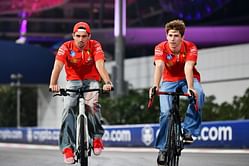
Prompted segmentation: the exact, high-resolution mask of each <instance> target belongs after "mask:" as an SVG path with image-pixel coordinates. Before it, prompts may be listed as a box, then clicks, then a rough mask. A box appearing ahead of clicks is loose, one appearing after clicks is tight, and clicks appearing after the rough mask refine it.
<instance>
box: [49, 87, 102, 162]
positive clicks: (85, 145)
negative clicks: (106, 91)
mask: <svg viewBox="0 0 249 166" xmlns="http://www.w3.org/2000/svg"><path fill="white" fill-rule="evenodd" d="M92 91H98V92H102V91H103V90H102V89H88V90H83V89H82V88H79V89H76V90H75V89H60V92H59V93H58V94H55V95H54V96H56V95H58V96H68V95H70V94H69V93H67V92H74V93H77V94H78V95H79V96H78V101H79V103H78V104H79V113H78V115H77V120H76V123H77V124H76V127H77V128H76V148H75V149H76V152H75V156H76V159H75V161H76V162H78V163H80V165H81V166H87V165H88V156H91V145H90V144H91V142H90V140H91V138H90V136H89V131H88V118H87V115H86V110H85V100H84V93H86V92H92Z"/></svg>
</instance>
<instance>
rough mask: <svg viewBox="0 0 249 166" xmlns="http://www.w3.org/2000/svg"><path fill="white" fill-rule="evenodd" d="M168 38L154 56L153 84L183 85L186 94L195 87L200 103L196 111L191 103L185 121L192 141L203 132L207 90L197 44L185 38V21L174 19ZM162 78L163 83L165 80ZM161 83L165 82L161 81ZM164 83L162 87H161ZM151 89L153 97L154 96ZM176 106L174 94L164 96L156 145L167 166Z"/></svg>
mask: <svg viewBox="0 0 249 166" xmlns="http://www.w3.org/2000/svg"><path fill="white" fill-rule="evenodd" d="M165 32H166V38H167V41H163V42H161V43H159V44H158V45H156V47H155V50H154V51H155V52H154V53H155V55H154V64H155V69H154V78H153V87H156V90H159V89H160V91H167V92H174V91H175V90H176V88H177V87H178V86H179V85H181V86H182V88H181V90H182V91H183V92H184V93H189V94H190V90H192V91H193V92H194V94H195V97H196V99H197V104H198V110H195V106H194V104H193V103H190V104H189V106H188V108H187V111H186V115H185V118H184V121H183V123H182V128H183V133H184V138H183V139H184V140H185V142H187V143H192V142H193V138H192V135H194V136H198V135H199V133H200V125H201V114H202V107H203V104H204V92H203V89H202V87H201V84H200V74H199V72H198V71H197V69H196V68H195V65H196V63H197V55H198V53H197V47H196V46H195V44H193V43H192V42H189V41H186V40H184V39H183V38H184V33H185V24H184V22H183V21H182V20H173V21H170V22H169V23H167V24H166V25H165ZM161 79H162V82H161ZM160 82H161V84H160ZM159 84H160V86H159ZM151 90H152V88H151V89H150V94H149V95H150V96H151ZM171 108H172V96H168V95H163V96H160V122H159V123H160V128H159V129H160V130H159V133H158V136H157V139H156V142H155V148H157V149H159V154H158V158H157V163H158V165H164V163H165V154H166V152H167V145H166V142H167V141H166V140H167V131H168V130H167V126H168V116H169V113H170V109H171Z"/></svg>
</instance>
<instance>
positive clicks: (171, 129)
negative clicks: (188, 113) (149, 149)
mask: <svg viewBox="0 0 249 166" xmlns="http://www.w3.org/2000/svg"><path fill="white" fill-rule="evenodd" d="M190 93H191V95H189V94H188V93H183V92H182V91H181V90H180V87H179V88H177V89H176V91H175V92H161V91H156V87H153V88H152V95H151V98H150V99H149V102H148V109H149V108H150V107H151V106H152V103H153V100H154V96H155V95H171V96H173V100H172V105H173V107H172V109H171V111H170V115H169V122H168V135H167V140H166V141H167V143H166V145H168V146H167V153H166V154H165V164H164V165H165V166H178V165H179V157H180V155H181V151H182V150H183V149H184V144H185V142H184V139H183V138H184V133H183V131H182V128H181V117H180V107H179V101H180V96H187V97H191V98H192V99H193V102H194V104H195V108H196V110H198V108H197V104H196V101H195V95H194V92H193V91H190Z"/></svg>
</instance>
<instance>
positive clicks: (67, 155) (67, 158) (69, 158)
mask: <svg viewBox="0 0 249 166" xmlns="http://www.w3.org/2000/svg"><path fill="white" fill-rule="evenodd" d="M63 154H64V163H66V164H74V152H73V149H71V148H65V149H64V150H63Z"/></svg>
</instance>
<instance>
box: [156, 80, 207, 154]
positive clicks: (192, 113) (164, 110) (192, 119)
mask: <svg viewBox="0 0 249 166" xmlns="http://www.w3.org/2000/svg"><path fill="white" fill-rule="evenodd" d="M179 85H181V87H182V91H183V92H184V93H187V90H188V87H187V84H186V80H181V81H177V82H162V83H161V87H160V91H168V92H174V91H175V90H176V88H177V87H178V86H179ZM194 88H195V90H196V91H197V93H198V100H197V102H198V108H199V110H198V111H196V110H195V108H194V104H193V103H189V105H188V108H187V111H186V114H185V118H184V121H183V123H182V128H183V130H184V132H186V133H189V134H192V135H194V136H199V134H200V128H201V115H202V107H203V104H204V98H205V95H204V92H203V89H202V87H201V84H200V83H199V81H198V80H197V79H194ZM159 98H160V119H159V123H160V126H159V133H158V135H157V138H156V142H155V148H157V149H160V150H161V151H166V150H167V145H166V140H167V126H168V118H169V114H170V110H171V109H172V99H173V97H172V96H169V95H160V97H159Z"/></svg>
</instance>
